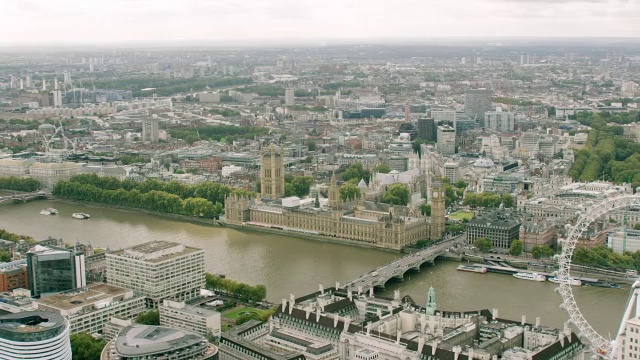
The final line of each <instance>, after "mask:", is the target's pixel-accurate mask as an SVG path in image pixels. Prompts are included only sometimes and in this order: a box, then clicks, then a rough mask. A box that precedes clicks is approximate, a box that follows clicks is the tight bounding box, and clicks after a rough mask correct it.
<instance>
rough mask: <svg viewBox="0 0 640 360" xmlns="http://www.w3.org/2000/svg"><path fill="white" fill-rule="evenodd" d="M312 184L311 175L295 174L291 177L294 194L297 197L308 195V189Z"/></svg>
mask: <svg viewBox="0 0 640 360" xmlns="http://www.w3.org/2000/svg"><path fill="white" fill-rule="evenodd" d="M312 184H313V177H311V176H296V177H294V178H293V181H292V182H291V185H293V187H294V188H295V194H296V196H298V197H303V196H307V195H309V190H310V189H311V185H312Z"/></svg>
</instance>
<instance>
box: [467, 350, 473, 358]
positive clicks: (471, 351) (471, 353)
mask: <svg viewBox="0 0 640 360" xmlns="http://www.w3.org/2000/svg"><path fill="white" fill-rule="evenodd" d="M467 357H468V358H469V360H473V348H469V355H467Z"/></svg>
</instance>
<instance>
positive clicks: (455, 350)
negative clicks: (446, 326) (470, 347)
mask: <svg viewBox="0 0 640 360" xmlns="http://www.w3.org/2000/svg"><path fill="white" fill-rule="evenodd" d="M461 351H462V348H461V347H460V346H459V345H456V346H454V347H453V354H454V356H453V359H454V360H458V358H459V357H460V352H461Z"/></svg>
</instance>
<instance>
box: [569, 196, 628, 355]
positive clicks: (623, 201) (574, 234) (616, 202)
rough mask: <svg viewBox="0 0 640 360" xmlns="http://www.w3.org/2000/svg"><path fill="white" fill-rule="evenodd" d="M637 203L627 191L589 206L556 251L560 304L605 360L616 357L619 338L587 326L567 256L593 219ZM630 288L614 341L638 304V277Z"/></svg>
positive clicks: (622, 331) (619, 335) (570, 254)
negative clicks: (575, 290)
mask: <svg viewBox="0 0 640 360" xmlns="http://www.w3.org/2000/svg"><path fill="white" fill-rule="evenodd" d="M638 205H640V194H638V193H636V194H635V195H629V194H627V195H619V196H615V197H612V198H609V199H606V200H604V201H602V202H601V203H599V204H597V205H595V206H593V207H591V208H590V209H589V211H588V212H587V213H586V214H581V215H580V216H579V218H578V220H577V221H576V224H575V225H574V226H572V227H571V231H570V232H569V236H567V239H566V240H565V242H564V244H563V245H562V254H560V257H559V259H558V264H559V266H558V279H559V282H560V286H559V287H558V292H559V293H560V295H561V296H562V305H561V307H562V308H564V309H565V310H566V311H567V312H568V313H569V316H570V317H571V322H572V323H573V324H574V325H575V326H576V327H577V328H578V330H579V331H580V334H581V335H582V336H584V337H586V338H587V339H588V340H589V342H590V344H591V348H592V350H593V351H594V353H595V354H597V355H598V356H600V357H602V358H605V359H611V360H615V359H617V358H618V357H617V354H618V350H619V349H618V348H619V347H620V342H621V341H615V342H611V341H610V340H608V339H606V338H605V337H604V336H602V335H600V334H598V332H597V331H596V330H595V329H594V328H593V327H592V326H591V325H589V323H588V322H587V320H586V319H585V318H584V316H583V315H582V313H581V312H580V309H579V308H578V304H576V301H575V299H574V297H573V290H572V289H571V285H570V284H569V278H570V275H569V271H570V268H571V257H572V255H573V251H574V250H575V246H576V243H577V241H578V238H580V236H581V235H582V234H583V233H584V231H585V230H587V227H589V225H590V224H591V223H592V222H593V221H595V220H596V219H597V218H599V217H600V216H602V215H605V214H607V213H609V212H611V211H616V210H620V209H625V208H628V207H630V206H638ZM632 291H633V294H632V296H631V297H630V300H629V304H628V305H627V309H626V311H625V314H624V318H623V319H622V322H621V324H620V330H619V331H618V340H620V337H621V334H624V329H625V321H626V320H628V319H629V318H630V317H632V316H634V315H635V313H633V315H632V309H634V308H635V306H636V304H638V302H639V301H640V280H639V281H636V283H635V284H634V285H633V287H632ZM638 310H639V309H636V311H638Z"/></svg>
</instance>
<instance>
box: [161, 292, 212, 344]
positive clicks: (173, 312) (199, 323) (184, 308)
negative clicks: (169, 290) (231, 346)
mask: <svg viewBox="0 0 640 360" xmlns="http://www.w3.org/2000/svg"><path fill="white" fill-rule="evenodd" d="M158 311H159V312H160V325H162V326H167V327H170V328H174V329H182V330H187V331H191V332H195V333H198V334H200V335H202V336H207V335H212V336H214V337H216V338H219V337H220V335H222V327H221V322H220V313H219V312H217V311H213V310H207V309H203V308H199V307H195V306H190V305H185V303H184V301H180V302H178V301H171V300H164V301H163V303H162V305H160V306H159V307H158Z"/></svg>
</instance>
